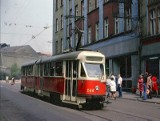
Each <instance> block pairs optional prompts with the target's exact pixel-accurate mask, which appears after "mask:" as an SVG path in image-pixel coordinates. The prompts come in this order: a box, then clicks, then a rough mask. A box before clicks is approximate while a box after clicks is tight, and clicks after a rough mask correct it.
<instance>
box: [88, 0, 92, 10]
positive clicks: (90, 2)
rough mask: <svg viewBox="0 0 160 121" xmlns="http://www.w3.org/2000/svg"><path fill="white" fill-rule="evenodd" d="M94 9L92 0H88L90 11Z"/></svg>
mask: <svg viewBox="0 0 160 121" xmlns="http://www.w3.org/2000/svg"><path fill="white" fill-rule="evenodd" d="M91 9H92V0H88V13H89V12H91Z"/></svg>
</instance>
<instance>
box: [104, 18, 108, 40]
mask: <svg viewBox="0 0 160 121" xmlns="http://www.w3.org/2000/svg"><path fill="white" fill-rule="evenodd" d="M108 27H109V22H108V18H106V19H105V20H104V37H108Z"/></svg>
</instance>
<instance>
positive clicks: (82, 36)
mask: <svg viewBox="0 0 160 121" xmlns="http://www.w3.org/2000/svg"><path fill="white" fill-rule="evenodd" d="M81 45H82V46H83V45H84V33H82V35H81Z"/></svg>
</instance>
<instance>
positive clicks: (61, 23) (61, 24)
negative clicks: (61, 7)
mask: <svg viewBox="0 0 160 121" xmlns="http://www.w3.org/2000/svg"><path fill="white" fill-rule="evenodd" d="M61 29H63V15H61Z"/></svg>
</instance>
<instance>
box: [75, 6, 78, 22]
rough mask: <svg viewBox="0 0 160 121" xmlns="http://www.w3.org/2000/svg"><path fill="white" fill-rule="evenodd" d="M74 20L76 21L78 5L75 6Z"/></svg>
mask: <svg viewBox="0 0 160 121" xmlns="http://www.w3.org/2000/svg"><path fill="white" fill-rule="evenodd" d="M75 19H76V20H77V19H78V5H76V6H75Z"/></svg>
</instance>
